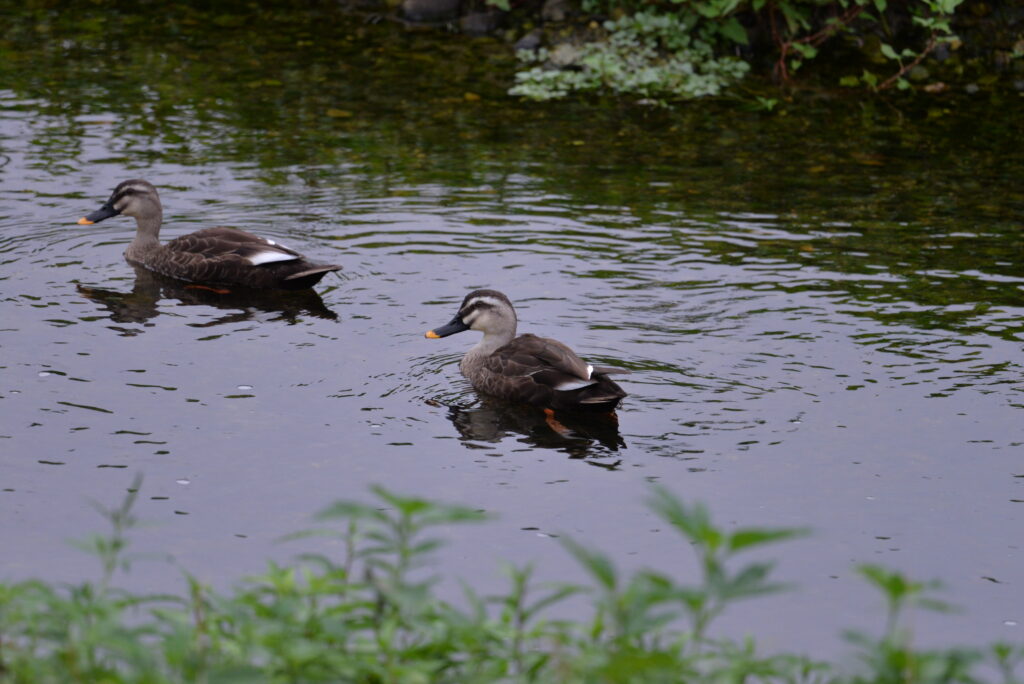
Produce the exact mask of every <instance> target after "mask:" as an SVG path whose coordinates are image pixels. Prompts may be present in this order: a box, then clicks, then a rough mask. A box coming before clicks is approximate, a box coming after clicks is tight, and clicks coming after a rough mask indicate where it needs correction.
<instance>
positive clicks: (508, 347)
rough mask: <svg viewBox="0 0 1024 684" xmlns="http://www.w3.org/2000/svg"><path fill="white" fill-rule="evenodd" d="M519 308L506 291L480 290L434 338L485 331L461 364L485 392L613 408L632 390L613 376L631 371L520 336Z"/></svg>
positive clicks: (553, 405)
mask: <svg viewBox="0 0 1024 684" xmlns="http://www.w3.org/2000/svg"><path fill="white" fill-rule="evenodd" d="M516 322H517V321H516V311H515V308H514V307H513V306H512V302H511V301H509V299H508V297H506V296H505V295H504V294H502V293H501V292H498V291H497V290H476V291H475V292H470V293H469V294H468V295H466V298H465V299H464V300H463V301H462V306H460V307H459V312H458V313H457V314H456V315H455V318H453V319H452V320H451V321H450V322H448V323H447V324H446V325H443V326H441V327H440V328H434V329H433V330H428V331H427V333H426V336H427V337H429V338H435V339H436V338H441V337H447V336H448V335H454V334H455V333H457V332H462V331H463V330H479V331H481V332H482V333H483V334H484V338H483V339H482V340H480V342H478V343H477V345H476V346H475V347H473V348H472V349H470V350H469V351H468V352H466V355H465V356H463V357H462V361H461V362H460V363H459V369H460V370H461V371H462V374H463V375H464V376H466V378H467V379H468V380H469V381H470V383H472V385H473V387H475V388H476V389H477V390H479V391H481V392H485V393H487V394H491V395H494V396H496V397H500V398H502V399H507V400H510V401H518V402H525V403H527V404H532V405H534V406H539V407H542V408H545V409H554V410H556V411H587V412H595V413H607V412H610V411H613V410H614V409H615V407H616V406H618V405H619V402H620V401H622V398H623V397H625V396H626V393H625V392H624V391H623V390H622V388H621V387H619V386H618V385H617V384H615V383H614V382H613V381H612V380H611V379H610V378H609V377H608V376H609V375H610V374H612V373H628V372H629V371H627V370H622V369H618V368H599V367H595V366H591V365H590V364H588V363H587V362H586V361H584V360H583V359H581V358H580V357H579V356H577V355H576V353H575V352H574V351H573V350H572V349H569V347H567V346H565V345H564V344H562V343H561V342H559V341H557V340H552V339H549V338H546V337H537V336H536V335H530V334H526V335H520V336H519V337H516Z"/></svg>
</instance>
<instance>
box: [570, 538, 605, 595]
mask: <svg viewBox="0 0 1024 684" xmlns="http://www.w3.org/2000/svg"><path fill="white" fill-rule="evenodd" d="M561 541H562V546H564V547H565V549H566V550H567V551H568V552H569V553H570V554H572V556H573V558H575V559H576V562H578V563H579V564H580V565H582V566H583V569H584V570H586V571H587V572H589V573H590V574H591V575H592V576H593V577H594V579H596V580H597V581H598V583H599V584H600V585H601V586H602V587H603V588H604V589H606V590H607V591H614V590H615V587H616V585H617V584H618V575H617V573H616V572H615V566H614V565H612V562H611V559H609V558H608V556H606V555H604V554H603V553H601V552H600V551H592V550H590V549H588V548H586V547H585V546H583V545H581V544H578V543H576V542H575V541H573V540H572V539H569V538H564V539H562V540H561Z"/></svg>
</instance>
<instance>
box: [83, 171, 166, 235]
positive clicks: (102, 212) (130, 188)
mask: <svg viewBox="0 0 1024 684" xmlns="http://www.w3.org/2000/svg"><path fill="white" fill-rule="evenodd" d="M119 214H123V215H125V216H134V217H135V219H136V220H137V221H139V222H140V225H141V224H142V223H143V222H146V223H154V222H155V223H156V225H157V226H159V221H160V219H161V217H162V214H163V210H162V209H161V207H160V196H159V195H158V194H157V192H156V188H154V187H153V186H152V185H151V184H150V183H148V182H146V181H144V180H138V179H136V180H126V181H124V182H123V183H121V184H119V185H118V186H117V187H116V188H114V192H113V193H112V194H111V195H110V199H108V200H107V201H106V202H105V203H104V204H103V206H102V207H100V208H99V209H97V210H96V211H94V212H92V213H91V214H87V215H86V216H83V217H82V218H80V219H78V223H79V225H82V226H88V225H92V224H93V223H99V222H100V221H104V220H106V219H108V218H110V217H111V216H117V215H119Z"/></svg>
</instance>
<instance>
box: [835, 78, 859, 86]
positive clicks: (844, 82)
mask: <svg viewBox="0 0 1024 684" xmlns="http://www.w3.org/2000/svg"><path fill="white" fill-rule="evenodd" d="M839 85H841V86H843V87H844V88H856V87H857V86H859V85H860V78H858V77H857V76H843V77H842V78H841V79H839Z"/></svg>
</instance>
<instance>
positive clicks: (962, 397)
mask: <svg viewBox="0 0 1024 684" xmlns="http://www.w3.org/2000/svg"><path fill="white" fill-rule="evenodd" d="M32 7H34V5H33V4H31V3H30V4H29V9H26V10H24V12H23V14H21V15H19V16H18V17H17V18H16V19H15V20H12V21H11V22H9V25H8V26H6V27H5V28H2V29H0V32H2V35H0V38H2V41H0V76H2V78H0V84H3V86H2V90H0V283H2V296H0V416H2V419H0V520H2V521H3V522H2V525H0V547H2V548H3V549H5V553H3V554H2V556H0V578H7V579H12V578H22V577H27V576H40V577H44V578H48V579H54V580H76V579H82V578H84V577H87V576H92V575H94V573H95V572H96V567H95V563H94V561H92V560H91V559H89V558H88V557H86V556H83V555H82V554H80V553H79V552H78V551H76V550H74V549H73V548H71V547H70V546H69V545H68V543H67V540H68V539H71V538H76V537H80V536H82V535H85V534H88V533H90V532H94V531H99V530H101V529H103V522H102V520H101V519H100V517H99V516H98V515H96V514H95V513H94V512H93V511H92V503H91V502H94V501H98V502H103V503H108V504H112V503H114V502H116V501H118V500H119V499H120V497H121V495H122V494H123V492H124V490H125V488H126V487H128V486H129V484H130V483H131V480H132V478H133V476H135V474H136V473H142V474H143V475H144V477H145V481H144V485H143V496H142V499H141V502H140V505H139V509H138V513H139V515H140V517H141V518H142V519H143V520H145V521H146V522H147V525H146V526H145V527H144V528H143V529H141V530H140V531H138V533H137V534H136V544H137V546H136V548H137V549H139V550H140V551H145V552H158V553H160V554H167V555H170V556H171V557H173V559H174V563H175V564H177V565H180V566H182V567H184V568H187V569H188V570H189V571H191V572H193V573H194V574H196V575H197V576H198V577H199V578H200V579H202V580H204V581H208V582H211V583H213V584H215V585H218V586H226V585H229V584H230V583H231V582H232V581H234V580H235V579H237V578H240V577H241V576H243V575H245V574H247V573H252V572H256V571H259V570H260V569H262V568H263V566H264V563H265V561H266V559H267V558H270V557H278V558H280V557H287V556H288V555H290V554H291V553H292V552H293V549H292V548H291V547H288V546H287V545H281V544H279V543H277V540H278V538H279V537H280V536H282V535H284V534H286V533H288V532H292V531H295V530H297V529H301V528H304V527H307V526H308V524H309V516H310V514H311V513H313V512H314V511H316V510H318V509H319V508H321V507H323V506H324V505H326V504H327V503H329V502H330V501H332V500H334V499H336V498H361V499H364V498H366V497H367V496H368V495H367V488H368V486H369V485H370V484H372V483H381V484H384V485H385V486H387V487H388V488H390V489H392V490H394V491H396V492H400V493H415V494H419V495H422V496H426V497H429V498H435V499H440V500H446V501H454V502H460V503H466V504H470V505H475V506H479V507H480V508H483V509H486V510H488V511H491V512H493V513H495V514H497V515H498V519H497V520H496V521H495V522H491V523H488V524H485V525H482V526H475V527H471V528H468V529H460V530H458V531H457V532H453V535H452V543H451V545H450V546H449V547H448V549H447V550H446V551H445V552H444V553H443V554H442V555H441V563H442V565H441V570H442V571H443V572H444V573H445V575H446V576H449V577H462V578H465V579H467V580H469V581H470V582H471V583H472V584H474V586H476V587H478V588H481V589H483V590H486V589H488V588H493V587H497V586H499V585H500V583H501V579H500V576H499V573H498V571H497V568H498V565H499V561H500V560H502V559H505V560H512V561H516V562H527V561H531V560H532V561H536V562H537V563H538V566H539V575H540V576H541V577H542V578H546V579H552V578H559V579H573V578H579V577H580V573H579V571H578V570H577V569H576V568H575V567H574V565H573V563H572V562H571V561H570V560H569V559H568V557H567V555H566V554H565V553H564V552H563V551H562V550H561V549H560V548H559V545H558V541H557V535H562V534H571V535H573V536H574V537H575V538H577V539H580V540H583V541H585V542H587V543H590V544H593V545H595V546H598V547H601V548H603V549H605V550H607V551H609V552H612V553H613V554H614V556H615V557H616V558H617V560H618V562H620V563H621V564H622V565H623V567H626V568H635V567H639V566H644V565H646V566H655V567H658V568H661V569H665V570H669V569H673V568H675V569H678V572H679V573H680V574H686V573H692V572H693V571H694V568H693V564H692V560H691V558H690V556H689V555H688V552H687V551H688V550H687V548H686V547H685V545H684V544H682V543H680V542H678V541H677V540H676V539H675V538H674V536H673V535H672V534H671V533H670V532H669V531H668V530H666V529H663V526H662V525H661V524H660V523H659V522H658V521H657V520H656V519H655V518H654V516H653V515H652V514H651V513H649V512H648V511H647V510H646V508H645V506H644V504H643V501H644V497H645V494H646V491H647V487H648V486H649V483H650V482H659V483H661V484H664V485H666V486H667V487H669V488H670V489H671V490H672V491H674V492H676V493H678V494H679V495H681V496H682V497H684V498H685V499H687V500H701V501H704V502H707V503H708V504H709V505H710V507H711V509H712V512H713V514H714V515H715V517H716V518H717V519H718V520H719V521H721V522H722V523H723V524H727V525H734V524H737V525H738V524H743V525H786V526H809V527H811V528H813V530H814V534H813V535H812V536H810V537H808V538H806V539H803V540H801V541H798V542H790V543H788V544H787V545H786V546H784V547H778V548H777V549H775V550H773V551H772V552H771V553H770V555H771V556H773V557H776V558H777V559H778V560H779V568H778V576H779V578H780V579H783V580H786V581H789V582H792V583H794V584H795V585H796V590H795V591H793V592H790V593H787V594H782V595H778V596H774V597H770V598H765V599H759V600H757V601H751V602H748V603H746V604H743V605H741V606H737V608H736V609H735V610H733V611H732V612H730V613H728V614H727V615H726V616H725V618H723V620H722V622H721V624H720V625H719V629H720V630H721V631H722V632H724V633H731V634H737V635H738V634H743V633H747V632H749V633H752V634H753V635H755V636H756V637H757V639H758V641H759V643H760V644H762V645H763V646H764V647H766V648H767V649H769V650H771V649H775V648H794V649H798V650H804V651H809V652H812V653H815V654H817V655H821V654H823V653H828V652H830V651H833V650H839V649H841V648H842V646H841V639H840V636H839V633H840V630H841V629H842V628H845V627H862V628H867V629H880V628H881V624H882V621H883V617H884V611H883V607H882V604H881V602H880V599H878V598H877V597H876V596H874V595H873V594H872V593H871V591H870V590H868V589H867V588H866V587H865V586H864V585H863V583H862V582H861V581H860V580H859V579H858V578H857V576H856V574H855V572H854V571H853V568H854V566H855V565H856V564H857V563H863V562H879V563H883V564H887V565H890V566H893V567H896V568H899V569H902V570H905V571H907V572H909V573H910V574H911V575H913V576H915V577H918V578H922V579H930V578H937V579H940V580H942V582H943V583H944V584H945V585H946V592H945V593H944V594H943V596H944V598H946V599H948V600H950V601H951V602H953V603H955V604H957V605H959V606H960V607H961V608H962V611H961V612H960V613H957V614H954V615H931V614H924V615H919V616H917V618H916V620H915V628H916V630H917V632H918V634H919V635H920V637H921V639H922V640H924V641H925V642H926V643H934V644H943V643H978V642H982V641H989V640H993V639H997V638H1000V639H1019V638H1020V634H1021V633H1020V630H1021V629H1024V627H1022V626H1018V625H1019V624H1020V623H1024V551H1022V548H1021V535H1020V531H1021V529H1024V527H1022V524H1024V458H1022V457H1024V420H1022V418H1024V380H1022V376H1021V371H1022V364H1021V359H1022V356H1021V351H1022V343H1024V259H1022V256H1024V238H1022V233H1021V229H1020V220H1021V216H1024V190H1022V186H1021V184H1020V178H1021V177H1022V173H1024V147H1022V146H1021V145H1020V144H1019V140H1020V139H1021V136H1022V135H1024V117H1021V116H1020V111H1021V105H1022V104H1024V101H1022V99H1021V98H1020V97H1019V96H1016V95H1014V96H1002V95H999V94H986V93H982V94H979V95H977V96H976V99H974V100H971V99H956V98H955V97H951V98H950V99H943V100H919V101H916V102H914V103H912V104H911V105H893V104H888V103H885V102H883V101H870V100H869V101H866V102H860V101H857V100H856V99H853V98H850V97H849V96H848V95H842V96H841V97H839V96H832V95H829V94H824V95H823V96H822V97H821V98H820V100H818V99H812V98H807V97H805V98H804V99H803V100H802V101H800V102H799V103H798V104H789V103H787V102H782V103H781V104H780V107H779V111H777V112H775V113H773V114H764V113H757V112H750V111H746V110H745V109H744V108H743V106H742V105H741V104H737V103H735V102H722V103H700V104H695V105H690V106H686V107H682V108H679V109H676V110H674V111H669V110H661V109H650V108H640V107H635V106H632V105H629V104H624V105H614V104H566V103H562V104H554V105H543V106H540V105H535V104H529V103H523V102H519V101H516V100H512V99H510V98H508V97H506V96H505V95H504V89H505V88H507V87H508V85H509V82H508V78H509V76H508V74H509V73H511V68H512V63H511V60H510V57H509V55H508V54H507V49H506V47H505V46H504V44H503V43H501V42H499V41H496V40H491V39H481V40H467V39H461V38H457V39H452V38H451V37H450V36H448V35H446V34H444V33H442V32H430V31H415V30H406V29H403V28H400V27H396V26H393V25H382V24H375V23H373V22H372V21H369V20H368V19H370V18H363V17H359V16H356V17H352V16H349V17H345V16H343V15H335V14H331V13H327V12H324V13H316V12H314V11H310V10H303V11H290V10H288V9H287V7H282V8H277V7H275V6H270V7H269V8H264V9H262V10H260V11H259V12H256V11H254V10H251V9H248V8H243V9H240V10H239V11H238V12H237V13H231V12H226V13H223V14H217V15H204V14H202V13H200V12H199V11H198V10H195V9H190V8H188V7H183V6H180V5H176V4H167V5H156V6H153V8H152V9H153V11H152V13H151V14H149V15H146V16H135V15H130V14H122V13H119V12H117V11H115V10H113V9H109V8H106V9H105V7H104V6H99V7H97V6H94V5H90V6H89V7H88V8H80V9H67V10H63V11H61V12H56V11H50V10H47V9H38V10H36V9H32ZM147 7H148V6H147ZM983 120H984V121H985V124H984V125H983V126H982V125H981V124H980V122H981V121H983ZM128 178H145V179H147V180H149V181H151V182H153V183H154V184H155V185H156V186H157V187H158V188H160V189H161V196H162V199H163V202H164V210H165V224H164V230H163V237H164V238H165V239H167V238H170V237H174V236H176V235H179V234H181V233H184V232H189V231H192V230H195V229H197V228H200V227H204V226H210V225H218V224H222V225H234V226H238V227H242V228H246V229H248V230H251V231H253V232H256V233H259V234H262V235H264V236H267V237H271V238H273V239H275V240H279V241H281V242H284V243H285V244H288V245H290V246H292V247H294V248H297V249H299V250H300V251H302V252H304V253H306V254H307V255H309V256H311V257H313V258H315V259H318V260H323V261H330V262H334V263H339V264H342V265H343V266H344V271H343V273H342V277H341V278H340V279H338V278H334V277H328V278H327V279H325V280H324V281H323V282H322V283H321V284H320V285H319V286H318V287H317V288H316V292H315V293H313V292H307V293H303V294H298V295H290V296H277V295H275V296H271V295H267V296H256V297H254V296H244V295H240V294H232V295H225V296H218V295H215V294H213V293H209V292H203V291H197V290H194V289H188V288H183V287H181V286H180V285H175V284H174V283H173V282H167V281H161V280H156V279H154V278H153V277H151V276H148V275H147V274H145V273H136V272H135V271H134V270H133V269H132V267H131V266H129V265H128V264H127V263H126V262H125V261H124V260H123V258H122V256H121V254H122V252H123V250H124V247H125V245H126V244H127V243H128V241H129V240H130V239H131V237H132V235H133V233H134V225H133V222H132V221H131V220H130V219H124V218H115V219H111V220H109V221H106V222H104V223H101V224H97V225H92V226H78V225H75V221H76V220H77V219H78V218H79V217H80V216H82V215H84V214H85V213H88V212H90V211H92V210H94V209H95V208H97V207H98V206H99V204H100V203H102V202H103V201H104V200H105V199H106V198H107V196H108V194H109V192H110V190H111V189H112V188H113V187H114V186H115V185H116V184H117V183H118V182H119V181H121V180H125V179H128ZM478 287H491V288H495V289H499V290H502V291H504V292H505V293H507V294H508V295H509V297H510V298H511V299H512V300H513V301H514V302H515V303H516V304H517V308H518V311H519V317H520V321H521V323H520V331H522V332H534V333H537V334H541V335H546V336H551V337H555V338H558V339H560V340H562V341H564V342H566V343H568V344H570V345H571V346H572V347H574V348H575V349H576V350H577V351H578V352H579V353H580V354H581V355H582V356H584V358H586V359H588V360H589V361H591V362H599V363H601V364H607V365H615V366H619V367H623V368H627V369H630V370H631V371H632V374H631V375H629V376H626V377H624V379H623V380H622V382H621V384H622V385H623V387H624V388H625V389H626V391H627V392H629V394H630V396H629V397H628V398H627V399H626V400H625V401H624V403H623V405H622V407H621V408H620V410H619V411H618V418H619V423H618V428H617V429H615V428H614V427H611V428H609V427H608V426H605V429H604V430H603V431H602V430H596V429H593V428H592V427H591V426H578V427H577V429H570V430H569V431H567V432H564V433H559V432H555V431H554V430H552V429H551V427H550V426H549V425H548V424H547V423H545V422H544V421H543V419H542V418H539V417H538V416H537V415H535V414H533V413H531V412H529V411H524V410H519V409H515V408H512V407H508V406H502V405H498V404H495V403H494V402H491V401H488V400H486V399H484V398H481V397H479V396H478V395H477V394H476V393H475V392H474V391H473V390H472V389H471V388H470V387H469V385H468V383H467V382H466V381H465V380H464V379H463V378H462V377H461V376H460V374H459V372H458V366H457V363H458V360H459V358H460V356H461V354H462V353H463V352H464V351H465V350H466V349H467V348H468V347H469V346H471V345H472V344H473V343H474V342H475V340H474V339H472V338H473V336H474V335H475V333H465V334H463V335H458V336H455V337H450V338H446V339H444V340H427V339H424V338H423V333H424V331H425V330H427V329H428V328H430V327H434V326H437V325H440V324H442V323H445V322H447V321H448V320H449V319H450V318H451V316H452V315H453V314H454V312H455V310H456V308H457V306H458V304H459V302H461V300H462V298H463V296H464V295H465V294H466V293H467V292H469V291H470V290H472V289H475V288H478ZM175 564H168V563H165V562H163V561H159V560H156V561H150V562H143V563H140V564H138V565H136V567H135V570H134V571H133V573H132V575H131V576H130V577H129V578H128V579H127V580H126V581H127V582H128V583H130V584H131V583H135V584H136V585H140V586H147V587H149V588H153V587H158V588H164V589H167V588H173V587H175V586H179V571H178V569H177V567H176V566H175Z"/></svg>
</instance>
